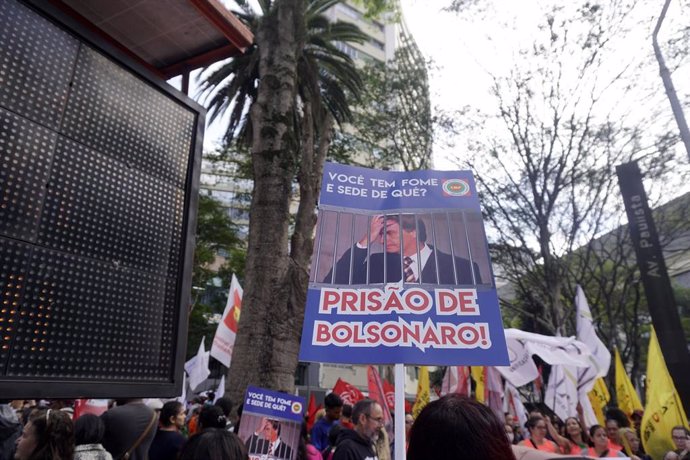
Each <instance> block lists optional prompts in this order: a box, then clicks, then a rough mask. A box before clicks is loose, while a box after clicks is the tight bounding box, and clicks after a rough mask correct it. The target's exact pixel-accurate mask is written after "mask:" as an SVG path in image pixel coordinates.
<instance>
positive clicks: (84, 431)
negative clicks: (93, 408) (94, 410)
mask: <svg viewBox="0 0 690 460" xmlns="http://www.w3.org/2000/svg"><path fill="white" fill-rule="evenodd" d="M104 434H105V425H104V424H103V420H101V418H100V417H98V416H96V415H93V414H84V415H82V416H81V417H79V418H78V419H77V421H76V422H74V440H75V444H76V447H75V449H74V460H112V458H113V457H112V456H111V455H110V452H108V451H107V450H105V448H104V447H103V445H102V444H101V440H102V439H103V435H104Z"/></svg>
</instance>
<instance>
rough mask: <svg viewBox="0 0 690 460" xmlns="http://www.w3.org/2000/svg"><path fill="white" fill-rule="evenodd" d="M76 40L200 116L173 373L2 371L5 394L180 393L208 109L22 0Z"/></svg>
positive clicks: (59, 15)
mask: <svg viewBox="0 0 690 460" xmlns="http://www.w3.org/2000/svg"><path fill="white" fill-rule="evenodd" d="M19 1H20V3H23V4H24V5H26V6H28V7H29V8H30V9H32V10H34V11H35V12H37V13H38V14H39V15H41V16H43V17H44V18H46V19H47V20H49V21H51V22H53V23H55V24H56V25H57V26H58V27H59V28H61V29H62V30H64V31H66V32H68V33H69V34H71V35H72V36H74V37H75V38H76V39H77V40H79V41H81V42H83V43H85V44H87V45H88V46H90V47H92V48H94V49H95V50H97V51H98V52H101V53H103V54H104V55H105V56H106V57H107V58H109V59H111V60H112V61H113V62H114V63H116V64H118V65H119V66H121V67H122V68H124V69H125V70H127V71H128V72H129V73H131V74H132V75H133V76H135V77H136V78H138V79H139V80H141V81H143V82H145V83H146V84H148V85H149V86H152V87H153V88H154V89H155V90H157V91H159V92H160V93H162V94H164V95H166V96H167V97H169V98H171V99H173V100H175V101H177V102H178V103H180V104H182V105H184V106H185V107H186V108H188V109H189V110H190V111H191V112H193V113H194V116H195V122H194V125H195V127H194V129H193V133H192V140H191V144H190V146H191V148H190V152H189V157H188V158H189V159H188V165H187V177H186V180H185V188H184V190H185V200H184V213H183V220H182V238H181V241H180V243H181V244H184V245H185V246H184V248H181V249H180V258H179V261H178V271H177V274H178V275H181V277H179V276H178V278H177V279H178V284H177V290H176V296H175V299H176V306H175V316H174V320H173V324H174V330H175V331H176V337H173V343H174V346H175V349H174V350H172V352H173V358H172V363H173V365H172V375H170V381H169V382H166V383H160V382H145V383H135V382H134V381H132V380H127V381H121V380H112V381H106V380H94V381H81V380H68V379H53V380H49V379H29V378H24V377H19V378H7V377H6V376H0V394H2V395H3V398H10V399H19V398H35V399H44V398H83V397H91V398H98V397H101V398H104V397H107V398H136V397H175V396H179V395H180V394H181V393H182V385H183V380H184V379H183V377H182V376H183V372H184V362H185V351H186V345H187V332H188V317H189V302H190V301H191V287H192V286H191V285H192V264H193V254H194V243H195V231H196V221H197V208H198V200H199V198H198V192H199V176H200V170H201V153H202V146H203V135H204V125H205V116H206V109H204V108H203V107H202V106H201V105H199V104H198V103H196V102H195V101H193V100H192V99H191V98H189V97H187V96H186V95H184V94H183V93H181V92H179V91H177V90H176V89H174V88H173V87H171V86H170V85H169V84H167V83H166V82H165V81H163V80H161V79H160V78H159V77H158V76H157V75H155V74H154V73H152V72H151V70H150V69H147V68H146V67H145V66H143V65H142V64H141V63H139V62H136V61H135V60H134V59H132V58H131V57H130V56H128V55H127V53H125V52H123V51H122V50H120V49H118V47H117V46H114V45H113V44H112V43H108V42H107V41H106V40H104V39H103V37H101V36H99V34H97V33H95V32H94V31H93V27H89V26H88V25H86V24H83V23H80V22H79V21H77V20H75V19H74V18H72V17H70V16H69V15H67V14H65V13H64V12H62V11H60V10H59V9H57V8H56V7H54V6H53V5H51V4H50V3H49V2H46V1H44V0H19Z"/></svg>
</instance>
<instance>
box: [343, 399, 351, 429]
mask: <svg viewBox="0 0 690 460" xmlns="http://www.w3.org/2000/svg"><path fill="white" fill-rule="evenodd" d="M340 423H344V424H345V425H347V426H348V427H350V428H352V406H351V405H349V404H343V409H342V411H341V412H340Z"/></svg>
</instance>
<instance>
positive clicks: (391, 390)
mask: <svg viewBox="0 0 690 460" xmlns="http://www.w3.org/2000/svg"><path fill="white" fill-rule="evenodd" d="M383 393H384V395H385V396H386V404H388V409H390V410H392V411H395V387H394V386H393V385H392V384H391V383H390V382H389V381H388V380H386V379H384V380H383Z"/></svg>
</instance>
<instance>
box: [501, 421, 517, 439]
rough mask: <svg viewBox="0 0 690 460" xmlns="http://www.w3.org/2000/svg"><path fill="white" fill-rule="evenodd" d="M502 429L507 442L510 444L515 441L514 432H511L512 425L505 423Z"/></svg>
mask: <svg viewBox="0 0 690 460" xmlns="http://www.w3.org/2000/svg"><path fill="white" fill-rule="evenodd" d="M503 429H504V430H505V432H506V437H507V438H508V442H509V443H511V444H512V443H513V441H514V440H515V431H514V430H513V425H511V424H510V423H505V424H503Z"/></svg>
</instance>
